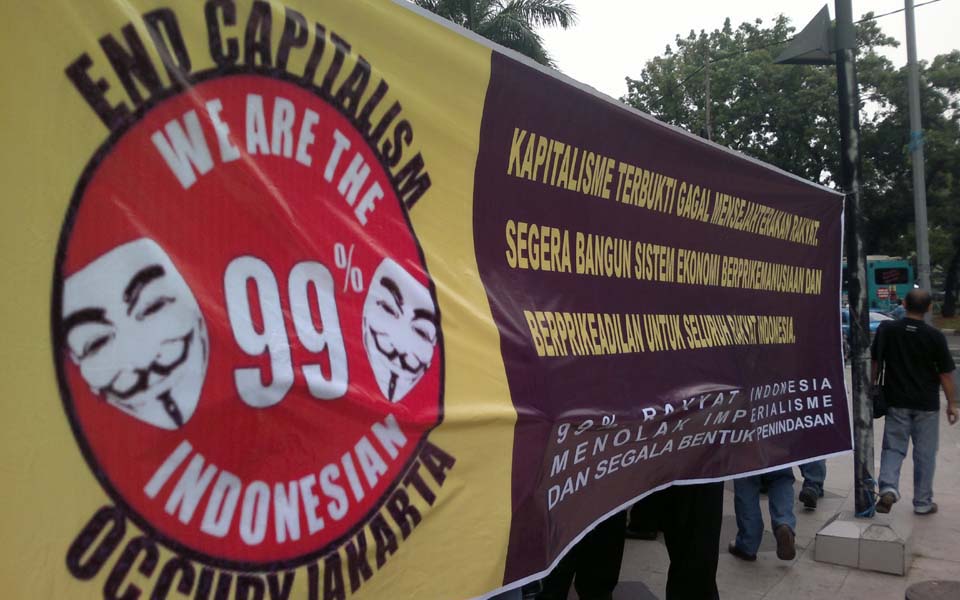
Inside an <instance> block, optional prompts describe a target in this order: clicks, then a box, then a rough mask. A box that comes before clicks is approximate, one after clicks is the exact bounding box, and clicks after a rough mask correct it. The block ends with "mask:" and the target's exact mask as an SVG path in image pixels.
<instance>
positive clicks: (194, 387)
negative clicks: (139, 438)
mask: <svg viewBox="0 0 960 600" xmlns="http://www.w3.org/2000/svg"><path fill="white" fill-rule="evenodd" d="M62 318H63V321H62V332H63V335H64V341H65V343H66V346H67V350H68V351H69V354H70V357H71V359H72V360H73V362H74V363H76V364H77V365H78V366H79V367H80V374H81V375H82V376H83V379H84V380H85V381H86V382H87V384H88V385H89V386H90V389H91V390H92V391H93V392H94V393H95V394H97V395H98V396H100V397H101V398H103V399H104V400H106V401H107V402H108V403H109V404H110V405H112V406H115V407H116V408H118V409H120V410H121V411H123V412H125V413H127V414H129V415H131V416H133V417H136V418H137V419H140V420H141V421H145V422H147V423H150V424H151V425H155V426H157V427H160V428H163V429H176V428H178V427H181V426H183V424H185V423H186V422H187V421H188V420H189V419H190V417H191V416H192V415H193V412H194V410H195V409H196V407H197V402H198V401H199V399H200V390H201V388H202V387H203V380H204V377H205V375H206V369H207V348H208V340H207V330H206V325H205V323H204V320H203V314H202V313H201V312H200V307H199V306H198V305H197V301H196V298H194V296H193V293H192V292H191V291H190V288H189V286H187V283H186V281H184V279H183V277H182V276H181V275H180V273H179V272H178V271H177V268H176V267H175V266H174V265H173V262H172V261H171V260H170V257H169V256H167V254H166V252H164V251H163V249H162V248H160V246H159V245H157V243H156V242H154V241H153V240H150V239H147V238H141V239H138V240H135V241H133V242H128V243H126V244H122V245H120V246H117V247H116V248H114V249H112V250H110V251H109V252H107V253H106V254H103V255H101V256H100V257H98V258H97V259H95V260H93V261H92V262H90V263H89V264H88V265H86V266H85V267H83V268H82V269H81V270H79V271H77V272H76V273H74V274H73V275H70V276H69V277H67V278H66V280H65V281H64V286H63V312H62Z"/></svg>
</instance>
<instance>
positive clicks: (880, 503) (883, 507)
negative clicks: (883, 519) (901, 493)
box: [877, 492, 897, 514]
mask: <svg viewBox="0 0 960 600" xmlns="http://www.w3.org/2000/svg"><path fill="white" fill-rule="evenodd" d="M896 501H897V497H896V495H894V493H893V492H887V493H885V494H883V495H882V496H880V499H879V500H877V512H878V513H884V514H886V513H888V512H890V508H891V507H892V506H893V505H894V503H895V502H896Z"/></svg>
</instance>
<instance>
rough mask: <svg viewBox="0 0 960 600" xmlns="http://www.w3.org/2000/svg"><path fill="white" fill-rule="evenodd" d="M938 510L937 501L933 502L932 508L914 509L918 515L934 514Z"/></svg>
mask: <svg viewBox="0 0 960 600" xmlns="http://www.w3.org/2000/svg"><path fill="white" fill-rule="evenodd" d="M877 510H880V509H879V508H877ZM937 510H939V509H938V507H937V503H936V502H931V503H930V508H928V509H927V510H924V511H919V510H914V511H913V512H914V513H915V514H918V515H932V514H935V513H936V512H937Z"/></svg>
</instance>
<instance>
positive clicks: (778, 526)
mask: <svg viewBox="0 0 960 600" xmlns="http://www.w3.org/2000/svg"><path fill="white" fill-rule="evenodd" d="M762 485H765V486H766V488H767V500H768V502H769V506H770V521H771V523H770V525H771V526H772V527H773V536H774V538H776V540H777V558H779V559H780V560H793V559H794V557H796V555H797V546H796V539H795V535H794V530H795V529H796V527H797V517H796V515H794V514H793V469H791V468H789V467H788V468H786V469H779V470H777V471H772V472H770V473H764V474H763V475H752V476H750V477H743V478H741V479H734V480H733V489H734V498H733V508H734V511H735V512H736V514H737V539H736V540H735V541H732V542H730V546H729V547H728V550H729V551H730V554H732V555H734V556H736V557H737V558H739V559H742V560H748V561H754V560H757V550H759V549H760V540H761V539H762V538H763V514H762V513H761V512H760V487H761V486H762Z"/></svg>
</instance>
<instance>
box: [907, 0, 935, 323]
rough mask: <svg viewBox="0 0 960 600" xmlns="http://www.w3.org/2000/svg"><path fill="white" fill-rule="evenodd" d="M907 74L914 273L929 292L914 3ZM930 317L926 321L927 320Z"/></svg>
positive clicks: (910, 7)
mask: <svg viewBox="0 0 960 600" xmlns="http://www.w3.org/2000/svg"><path fill="white" fill-rule="evenodd" d="M905 8H906V10H905V12H906V17H907V18H906V21H907V70H908V73H909V82H908V86H909V90H908V91H909V100H910V161H911V162H912V163H913V214H914V220H915V223H914V228H915V230H916V236H917V271H918V275H919V276H920V287H922V288H923V289H925V290H927V291H930V240H929V238H928V237H927V184H926V181H925V178H924V173H923V169H924V166H923V125H922V124H921V122H920V74H919V68H918V67H917V32H916V22H915V21H914V19H913V0H905ZM929 318H930V317H929V313H928V316H927V319H928V320H929Z"/></svg>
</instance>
